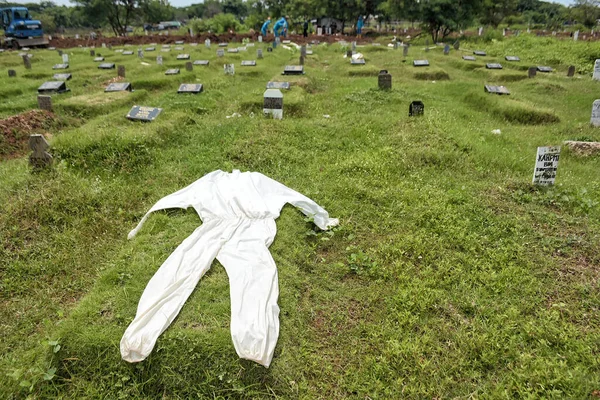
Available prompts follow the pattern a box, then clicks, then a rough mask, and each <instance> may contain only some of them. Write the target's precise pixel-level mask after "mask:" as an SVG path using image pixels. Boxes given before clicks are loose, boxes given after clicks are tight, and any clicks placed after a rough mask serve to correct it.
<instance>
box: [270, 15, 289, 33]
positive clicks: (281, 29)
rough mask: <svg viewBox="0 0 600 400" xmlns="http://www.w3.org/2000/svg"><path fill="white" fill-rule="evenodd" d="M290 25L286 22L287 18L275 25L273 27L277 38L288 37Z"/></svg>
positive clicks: (282, 18)
mask: <svg viewBox="0 0 600 400" xmlns="http://www.w3.org/2000/svg"><path fill="white" fill-rule="evenodd" d="M287 29H288V23H287V21H286V20H285V17H281V18H280V19H279V20H278V21H277V22H275V25H273V33H274V34H275V37H279V35H281V36H283V37H286V36H287Z"/></svg>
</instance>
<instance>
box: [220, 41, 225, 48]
mask: <svg viewBox="0 0 600 400" xmlns="http://www.w3.org/2000/svg"><path fill="white" fill-rule="evenodd" d="M219 47H227V43H223V42H221V43H219Z"/></svg>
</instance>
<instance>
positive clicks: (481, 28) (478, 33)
mask: <svg viewBox="0 0 600 400" xmlns="http://www.w3.org/2000/svg"><path fill="white" fill-rule="evenodd" d="M482 33H483V27H479V30H478V31H477V35H478V36H481V34H482Z"/></svg>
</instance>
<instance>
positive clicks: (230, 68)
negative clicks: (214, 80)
mask: <svg viewBox="0 0 600 400" xmlns="http://www.w3.org/2000/svg"><path fill="white" fill-rule="evenodd" d="M223 70H224V71H225V75H235V64H224V65H223Z"/></svg>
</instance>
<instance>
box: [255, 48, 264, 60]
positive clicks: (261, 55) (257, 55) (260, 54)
mask: <svg viewBox="0 0 600 400" xmlns="http://www.w3.org/2000/svg"><path fill="white" fill-rule="evenodd" d="M256 58H258V59H259V60H262V58H263V51H262V49H258V50H256Z"/></svg>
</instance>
